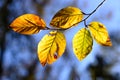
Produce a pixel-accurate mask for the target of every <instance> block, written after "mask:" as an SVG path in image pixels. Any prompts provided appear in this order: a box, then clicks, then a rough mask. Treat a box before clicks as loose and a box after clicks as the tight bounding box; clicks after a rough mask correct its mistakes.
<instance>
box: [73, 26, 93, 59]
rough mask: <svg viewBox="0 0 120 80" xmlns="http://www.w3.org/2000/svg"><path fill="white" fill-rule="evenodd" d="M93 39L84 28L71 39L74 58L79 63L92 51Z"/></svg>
mask: <svg viewBox="0 0 120 80" xmlns="http://www.w3.org/2000/svg"><path fill="white" fill-rule="evenodd" d="M92 46H93V39H92V37H91V34H90V32H89V31H88V30H87V29H86V28H82V29H81V30H79V31H78V32H77V33H76V34H75V36H74V38H73V51H74V54H75V56H76V57H77V58H78V59H79V60H80V61H81V60H83V59H84V58H85V57H86V56H87V55H88V54H89V53H90V51H91V50H92Z"/></svg>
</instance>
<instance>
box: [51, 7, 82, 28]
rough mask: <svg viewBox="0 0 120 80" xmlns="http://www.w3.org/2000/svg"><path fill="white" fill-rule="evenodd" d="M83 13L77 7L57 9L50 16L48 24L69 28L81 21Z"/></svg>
mask: <svg viewBox="0 0 120 80" xmlns="http://www.w3.org/2000/svg"><path fill="white" fill-rule="evenodd" d="M82 19H83V13H82V12H81V10H80V9H79V8H76V7H71V6H70V7H66V8H63V9H61V10H60V11H58V12H57V13H56V14H55V16H54V17H53V18H52V21H51V22H50V25H51V26H53V27H58V28H63V29H66V28H70V27H72V26H74V25H76V24H78V22H80V21H82Z"/></svg>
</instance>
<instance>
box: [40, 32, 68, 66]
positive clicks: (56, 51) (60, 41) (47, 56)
mask: <svg viewBox="0 0 120 80" xmlns="http://www.w3.org/2000/svg"><path fill="white" fill-rule="evenodd" d="M65 47H66V40H65V36H64V34H63V33H61V32H59V31H51V32H50V33H49V34H46V35H45V36H44V37H43V38H42V40H41V41H40V42H39V44H38V58H39V60H40V63H41V64H42V65H43V66H45V64H46V63H48V64H52V63H53V62H55V61H56V60H57V59H58V58H59V57H60V56H61V55H62V54H63V53H64V51H65Z"/></svg>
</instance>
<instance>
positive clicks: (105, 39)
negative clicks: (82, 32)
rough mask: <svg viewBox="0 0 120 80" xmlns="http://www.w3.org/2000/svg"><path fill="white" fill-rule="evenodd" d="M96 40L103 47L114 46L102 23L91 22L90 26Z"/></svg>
mask: <svg viewBox="0 0 120 80" xmlns="http://www.w3.org/2000/svg"><path fill="white" fill-rule="evenodd" d="M88 27H89V29H90V31H91V33H92V36H93V37H94V39H95V40H96V41H97V42H98V43H99V44H101V45H103V46H112V42H111V40H110V37H109V34H108V32H107V29H106V28H105V26H104V25H103V24H101V23H100V22H91V23H90V24H89V25H88Z"/></svg>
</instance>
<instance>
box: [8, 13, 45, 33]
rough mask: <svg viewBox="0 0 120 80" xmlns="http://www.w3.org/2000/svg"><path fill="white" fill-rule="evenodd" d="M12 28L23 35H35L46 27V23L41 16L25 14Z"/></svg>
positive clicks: (14, 22) (17, 19) (16, 20)
mask: <svg viewBox="0 0 120 80" xmlns="http://www.w3.org/2000/svg"><path fill="white" fill-rule="evenodd" d="M10 27H11V28H12V29H13V30H14V31H15V32H18V33H21V34H28V35H30V34H35V33H38V32H39V31H40V29H44V28H45V27H46V23H45V22H44V20H43V19H41V18H40V17H39V16H37V15H34V14H24V15H22V16H19V17H18V18H16V19H15V20H14V21H13V22H12V23H11V24H10Z"/></svg>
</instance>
